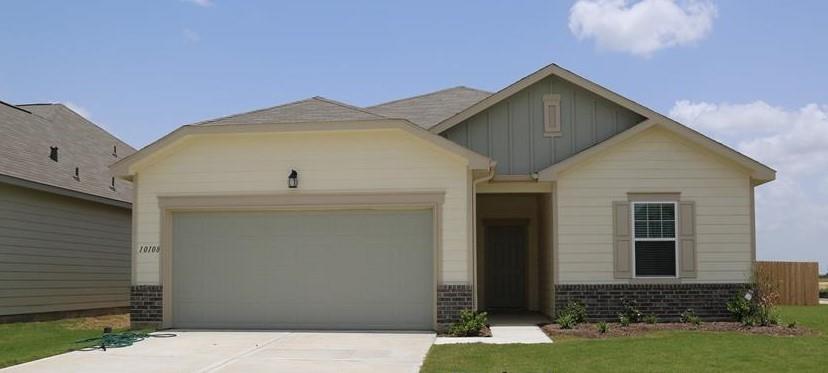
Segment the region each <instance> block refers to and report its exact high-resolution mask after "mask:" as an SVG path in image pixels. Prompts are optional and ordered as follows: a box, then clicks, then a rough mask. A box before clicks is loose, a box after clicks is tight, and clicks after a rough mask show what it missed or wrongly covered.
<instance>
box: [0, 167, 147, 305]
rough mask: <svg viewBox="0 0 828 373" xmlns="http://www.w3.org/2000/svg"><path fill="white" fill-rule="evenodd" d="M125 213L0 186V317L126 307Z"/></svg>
mask: <svg viewBox="0 0 828 373" xmlns="http://www.w3.org/2000/svg"><path fill="white" fill-rule="evenodd" d="M130 223H131V217H130V210H129V209H125V208H119V207H114V206H107V205H103V204H100V203H95V202H90V201H84V200H80V199H77V198H71V197H65V196H59V195H56V194H51V193H46V192H42V191H36V190H32V189H27V188H22V187H18V186H12V185H8V184H2V183H0V315H19V314H28V313H41V312H55V311H74V310H85V309H96V308H114V307H126V306H128V305H129V285H130V235H131V224H130Z"/></svg>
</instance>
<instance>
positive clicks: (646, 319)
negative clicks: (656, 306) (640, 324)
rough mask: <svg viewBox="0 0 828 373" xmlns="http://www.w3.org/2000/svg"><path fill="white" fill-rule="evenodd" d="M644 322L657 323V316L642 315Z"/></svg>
mask: <svg viewBox="0 0 828 373" xmlns="http://www.w3.org/2000/svg"><path fill="white" fill-rule="evenodd" d="M644 322H646V323H647V324H657V323H658V316H656V315H653V314H649V315H647V316H644Z"/></svg>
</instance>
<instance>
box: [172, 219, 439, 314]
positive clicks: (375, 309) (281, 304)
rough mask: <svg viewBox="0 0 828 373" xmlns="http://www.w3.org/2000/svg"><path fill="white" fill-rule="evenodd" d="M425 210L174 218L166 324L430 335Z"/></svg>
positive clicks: (429, 270) (429, 255) (430, 253)
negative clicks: (169, 306) (400, 331)
mask: <svg viewBox="0 0 828 373" xmlns="http://www.w3.org/2000/svg"><path fill="white" fill-rule="evenodd" d="M432 229H433V228H432V217H431V211H430V210H408V211H313V212H197V213H195V212H194V213H175V214H174V215H173V276H172V277H173V310H174V311H173V315H174V317H173V318H174V320H173V323H174V325H175V326H177V327H205V328H325V329H328V328H350V329H360V328H369V329H430V328H431V323H432V312H433V311H432V302H433V232H432Z"/></svg>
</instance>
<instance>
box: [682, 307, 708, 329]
mask: <svg viewBox="0 0 828 373" xmlns="http://www.w3.org/2000/svg"><path fill="white" fill-rule="evenodd" d="M679 319H681V322H682V323H685V324H693V325H696V326H699V325H701V323H702V320H701V318H700V317H699V316H697V315H696V311H693V309H692V308H688V309H687V310H686V311H684V312H682V313H681V314H680V315H679Z"/></svg>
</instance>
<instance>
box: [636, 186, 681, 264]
mask: <svg viewBox="0 0 828 373" xmlns="http://www.w3.org/2000/svg"><path fill="white" fill-rule="evenodd" d="M632 226H633V241H634V243H633V245H634V246H633V247H634V248H635V249H634V254H633V257H634V263H635V277H675V276H676V257H677V254H676V253H677V246H676V226H677V225H676V203H675V202H633V225H632Z"/></svg>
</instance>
